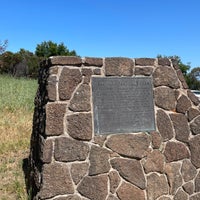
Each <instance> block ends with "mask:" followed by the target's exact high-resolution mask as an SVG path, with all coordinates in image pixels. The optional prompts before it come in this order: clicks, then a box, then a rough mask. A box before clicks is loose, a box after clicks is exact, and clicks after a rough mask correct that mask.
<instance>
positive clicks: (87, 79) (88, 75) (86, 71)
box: [81, 68, 93, 84]
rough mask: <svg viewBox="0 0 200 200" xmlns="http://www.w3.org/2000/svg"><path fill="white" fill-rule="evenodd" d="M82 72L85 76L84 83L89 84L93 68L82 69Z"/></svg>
mask: <svg viewBox="0 0 200 200" xmlns="http://www.w3.org/2000/svg"><path fill="white" fill-rule="evenodd" d="M81 72H82V75H83V76H84V79H83V83H85V84H89V83H90V80H91V76H92V75H93V70H92V69H91V68H82V70H81Z"/></svg>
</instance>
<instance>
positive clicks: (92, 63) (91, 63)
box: [83, 57, 103, 67]
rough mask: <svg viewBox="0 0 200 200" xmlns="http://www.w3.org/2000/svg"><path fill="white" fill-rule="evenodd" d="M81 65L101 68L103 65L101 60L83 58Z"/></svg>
mask: <svg viewBox="0 0 200 200" xmlns="http://www.w3.org/2000/svg"><path fill="white" fill-rule="evenodd" d="M83 64H84V65H86V66H97V67H101V66H102V65H103V59H102V58H93V57H85V59H84V63H83Z"/></svg>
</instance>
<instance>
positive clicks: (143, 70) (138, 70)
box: [134, 67, 153, 76]
mask: <svg viewBox="0 0 200 200" xmlns="http://www.w3.org/2000/svg"><path fill="white" fill-rule="evenodd" d="M152 73H153V67H135V72H134V74H135V75H143V76H150V75H151V74H152Z"/></svg>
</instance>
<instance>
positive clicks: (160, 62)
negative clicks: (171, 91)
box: [158, 58, 171, 66]
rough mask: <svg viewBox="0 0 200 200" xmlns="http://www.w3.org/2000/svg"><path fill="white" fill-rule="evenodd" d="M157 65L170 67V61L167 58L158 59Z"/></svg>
mask: <svg viewBox="0 0 200 200" xmlns="http://www.w3.org/2000/svg"><path fill="white" fill-rule="evenodd" d="M158 65H162V66H170V65H171V63H170V60H169V59H168V58H158Z"/></svg>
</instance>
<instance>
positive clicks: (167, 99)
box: [154, 86, 176, 111]
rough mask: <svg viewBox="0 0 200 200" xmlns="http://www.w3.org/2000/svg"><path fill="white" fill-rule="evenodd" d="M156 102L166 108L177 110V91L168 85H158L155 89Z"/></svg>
mask: <svg viewBox="0 0 200 200" xmlns="http://www.w3.org/2000/svg"><path fill="white" fill-rule="evenodd" d="M154 98H155V104H156V105H157V106H158V107H160V108H163V109H165V110H171V111H175V109H176V97H175V91H174V90H173V89H171V88H168V87H164V86H161V87H157V88H155V89H154Z"/></svg>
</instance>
